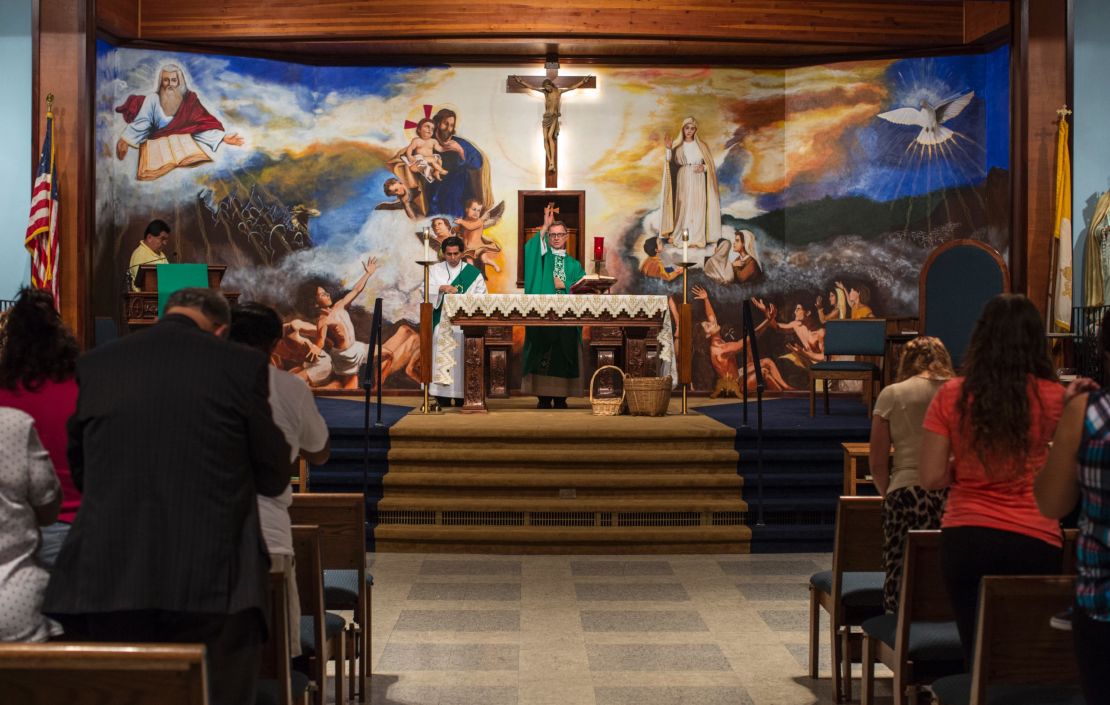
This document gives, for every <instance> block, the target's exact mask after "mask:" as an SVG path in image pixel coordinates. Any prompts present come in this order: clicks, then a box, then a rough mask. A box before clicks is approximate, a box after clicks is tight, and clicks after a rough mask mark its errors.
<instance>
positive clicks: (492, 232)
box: [91, 43, 1009, 395]
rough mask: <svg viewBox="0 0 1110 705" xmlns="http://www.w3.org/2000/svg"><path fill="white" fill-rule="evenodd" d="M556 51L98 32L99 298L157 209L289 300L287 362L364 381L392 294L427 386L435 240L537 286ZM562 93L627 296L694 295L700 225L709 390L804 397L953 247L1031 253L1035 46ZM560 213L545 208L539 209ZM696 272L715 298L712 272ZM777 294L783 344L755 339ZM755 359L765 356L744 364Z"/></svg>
mask: <svg viewBox="0 0 1110 705" xmlns="http://www.w3.org/2000/svg"><path fill="white" fill-rule="evenodd" d="M535 73H537V72H536V71H535V69H534V68H529V67H520V66H504V67H434V68H396V67H388V68H386V67H370V68H367V67H309V66H303V65H299V64H292V63H283V62H274V61H266V60H259V59H245V58H239V57H219V56H210V55H193V54H186V53H180V52H158V51H148V50H137V49H118V48H115V47H113V46H111V45H109V44H106V43H101V44H100V45H99V46H98V82H97V118H96V119H97V122H96V140H97V149H98V159H97V183H96V188H97V237H96V239H95V241H94V243H93V248H94V249H93V252H92V253H91V257H92V263H93V281H94V286H95V290H94V302H93V303H94V311H95V312H96V315H109V316H111V315H118V311H119V308H120V303H119V302H120V294H121V293H122V292H123V290H124V284H125V276H124V272H125V270H126V263H127V261H128V258H129V256H130V254H131V251H132V249H134V248H135V247H136V245H137V244H138V242H139V240H140V238H141V234H142V231H143V228H144V227H145V225H146V223H147V222H149V221H150V220H151V219H153V218H161V219H163V220H165V221H167V222H168V223H169V225H170V227H171V237H170V243H169V245H168V246H167V247H166V250H167V252H170V253H175V254H176V257H177V259H178V260H179V261H185V262H209V263H223V264H227V265H228V275H227V278H226V280H225V286H227V287H228V288H232V289H237V290H239V291H241V292H242V293H243V296H244V298H247V299H254V300H259V301H263V302H266V303H268V304H270V305H272V306H274V307H275V308H276V309H277V310H278V311H279V313H280V314H281V315H282V317H283V319H284V320H285V331H286V336H285V338H284V339H283V340H282V342H281V344H280V345H279V348H278V350H277V351H276V352H275V356H274V360H275V362H276V363H277V364H280V365H281V366H282V367H285V368H286V369H289V370H291V371H294V372H296V373H298V374H301V375H302V376H303V377H304V378H305V379H306V380H308V381H309V382H310V384H312V385H313V386H314V387H316V388H318V389H341V388H347V387H351V386H354V385H355V384H356V379H355V376H354V373H355V371H356V370H357V368H358V365H359V364H360V363H361V362H362V361H364V360H366V358H367V356H368V355H370V354H371V351H369V350H368V346H367V344H366V341H367V340H368V339H369V332H368V328H369V315H368V312H367V311H368V309H370V308H372V302H373V299H374V297H381V298H383V299H384V310H385V314H386V320H387V325H386V331H385V349H384V351H383V356H384V358H385V359H384V360H383V363H384V364H385V367H386V371H387V377H386V387H387V388H388V389H415V388H416V387H417V384H416V381H415V380H416V379H417V377H418V372H419V365H420V364H421V361H420V360H419V340H418V335H417V323H416V321H417V317H418V307H417V304H418V303H419V301H420V300H421V299H422V291H421V287H422V284H423V277H422V273H421V270H420V267H419V266H418V265H417V264H416V261H417V260H418V259H420V258H421V254H422V242H421V240H420V236H419V235H418V233H420V232H421V231H422V230H423V229H424V228H425V227H428V228H430V229H431V230H432V232H433V234H434V237H435V239H436V241H437V242H438V241H440V240H442V239H443V238H446V237H447V236H449V235H451V234H457V235H459V236H461V237H462V238H463V240H464V243H465V246H466V250H465V258H466V259H467V260H468V261H470V262H471V263H473V264H474V265H475V266H477V267H478V268H479V269H480V270H481V271H482V273H483V275H484V276H485V277H486V279H487V286H488V287H489V289H490V290H491V291H493V292H507V291H514V290H516V287H515V284H516V282H515V272H516V265H517V262H516V256H517V255H516V253H517V251H518V247H517V244H518V243H517V242H516V239H517V232H518V223H517V215H518V214H517V213H515V212H514V211H515V207H516V202H517V198H516V195H517V191H521V190H535V189H540V188H542V187H543V183H544V175H545V171H546V169H547V167H548V161H547V157H546V150H545V136H546V132H545V128H546V131H550V127H551V125H550V123H551V120H549V119H546V118H545V112H546V109H545V102H550V101H545V99H546V98H547V97H548V96H547V95H546V94H544V93H543V92H542V91H532V92H518V93H512V92H507V90H506V81H507V78H508V77H509V76H513V75H520V76H522V77H525V78H527V77H531V79H532V80H530V81H529V83H532V82H535V80H537V79H539V78H541V77H538V76H532V74H535ZM592 75H593V76H595V77H596V80H597V89H596V90H588V91H583V90H574V91H568V92H565V94H562V93H561V94H560V103H561V106H560V111H561V117H560V118H559V144H558V152H559V154H558V176H559V188H560V189H574V190H583V191H585V193H586V198H585V203H586V219H585V220H586V222H585V224H584V227H583V234H585V235H588V236H589V237H595V236H604V238H605V260H606V267H607V270H608V271H609V273H610V274H613V275H615V276H617V278H618V284H617V287H616V290H617V291H624V292H632V293H653V294H659V293H665V294H669V295H671V296H672V298H673V299H674V298H675V297H676V296H677V299H676V300H681V292H680V288H679V287H680V285H681V278H680V277H679V273H680V270H679V269H678V267H677V263H678V261H679V259H680V257H681V253H682V248H681V242H680V237H681V233H682V232H683V231H686V232H688V233H689V236H690V243H689V245H690V249H689V252H690V258H691V259H692V260H695V261H696V262H698V266H697V267H696V268H695V269H693V270H691V285H692V288H691V299H692V301H693V303H694V315H695V329H694V331H693V335H694V336H695V340H694V349H695V353H696V359H695V388H696V389H698V390H700V391H705V392H709V393H712V394H715V395H728V394H737V393H738V392H739V391H740V385H741V384H743V383H745V380H747V379H749V377H750V376H751V374H752V373H753V371H754V369H755V367H754V366H755V365H756V364H759V365H760V366H761V368H762V370H763V372H764V374H765V376H766V377H767V379H768V384H769V386H770V387H771V388H772V389H791V388H796V387H804V384H805V378H806V369H807V368H808V366H809V365H811V364H812V363H813V362H814V361H816V360H819V359H821V358H822V357H823V340H824V325H825V322H826V321H828V320H830V319H837V318H861V317H866V316H869V315H875V316H879V317H913V316H915V315H916V312H917V277H918V271H919V269H920V266H921V264H922V263H923V262H924V260H925V258H926V256H927V255H928V252H929V251H930V250H931V249H932V248H933V247H935V246H936V245H937V244H940V243H942V242H945V241H947V240H949V239H953V238H961V237H971V238H977V239H981V240H984V241H986V242H988V243H990V244H991V245H993V246H994V247H995V248H996V249H998V250H999V251H1000V252H1002V253H1003V255H1004V256H1005V255H1007V254H1008V253H1007V252H1006V248H1007V245H1008V242H1009V233H1008V230H1007V227H1008V216H1007V205H1006V204H1007V192H1008V186H1007V182H1008V175H1007V169H1008V141H1009V133H1008V129H1009V128H1008V124H1009V123H1008V113H1007V105H1008V100H1009V87H1008V54H1007V51H1006V49H1005V48H1003V49H999V50H997V51H995V52H992V53H988V54H976V55H968V56H951V57H934V58H925V59H905V60H885V61H868V62H857V63H845V64H831V65H824V66H814V67H808V68H798V69H789V70H777V69H776V70H739V69H689V68H681V69H676V68H610V69H605V68H601V69H598V70H597V71H596V72H594V73H593V74H592ZM526 225H527V226H529V227H531V226H536V225H539V223H527V224H526ZM695 287H696V288H695ZM744 300H751V301H753V303H754V304H755V306H756V309H757V310H756V318H757V322H758V323H759V326H760V360H759V361H758V362H757V361H755V360H753V359H751V357H750V356H749V355H748V354H747V352H746V351H745V350H744V346H743V343H742V342H741V339H740V338H741V336H740V328H739V318H740V316H739V304H740V302H742V301H744ZM741 360H743V361H745V362H744V364H745V366H746V367H745V369H744V370H741V369H740V365H741V363H740V361H741Z"/></svg>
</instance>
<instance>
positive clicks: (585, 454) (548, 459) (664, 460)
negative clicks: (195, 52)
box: [389, 443, 737, 471]
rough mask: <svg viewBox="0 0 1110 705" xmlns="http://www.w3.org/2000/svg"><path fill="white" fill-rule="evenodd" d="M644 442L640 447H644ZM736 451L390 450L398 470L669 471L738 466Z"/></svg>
mask: <svg viewBox="0 0 1110 705" xmlns="http://www.w3.org/2000/svg"><path fill="white" fill-rule="evenodd" d="M643 447H644V446H643V444H642V443H641V446H640V450H643ZM736 460H737V454H736V451H734V450H732V449H726V448H721V449H705V448H704V447H702V448H699V449H697V450H670V449H667V450H653V451H652V452H651V453H637V454H630V452H629V451H627V450H620V449H613V448H610V447H609V446H592V445H585V444H580V445H577V446H569V447H563V448H557V449H556V448H552V449H545V448H536V447H526V446H523V447H518V448H497V447H492V448H488V449H485V450H482V451H477V452H468V453H463V452H460V451H459V449H457V448H455V447H454V446H453V445H450V444H446V447H445V444H443V443H440V444H439V445H438V446H436V447H435V448H430V447H429V448H413V447H411V446H409V445H407V444H406V445H405V446H404V447H399V446H398V445H397V444H394V446H393V448H392V449H391V450H390V451H389V464H390V468H392V469H398V468H400V467H401V466H402V465H403V464H404V463H415V464H421V465H424V464H428V463H433V464H439V465H442V466H443V467H444V468H446V467H457V466H459V465H463V464H471V465H474V464H477V465H494V464H500V465H506V464H514V465H517V466H521V467H537V466H544V465H547V466H549V467H554V468H557V467H562V466H567V465H576V466H587V467H596V468H598V469H601V470H606V469H608V470H612V469H613V468H615V467H620V466H625V467H627V466H629V465H635V466H636V467H637V468H642V469H643V470H645V471H647V470H649V468H653V467H661V468H665V469H667V470H672V469H681V468H688V467H697V466H704V465H721V466H730V467H732V468H733V469H735V467H736Z"/></svg>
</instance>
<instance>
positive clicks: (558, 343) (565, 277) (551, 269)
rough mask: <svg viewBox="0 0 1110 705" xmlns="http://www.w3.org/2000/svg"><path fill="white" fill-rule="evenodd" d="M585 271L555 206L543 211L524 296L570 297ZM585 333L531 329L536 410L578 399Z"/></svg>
mask: <svg viewBox="0 0 1110 705" xmlns="http://www.w3.org/2000/svg"><path fill="white" fill-rule="evenodd" d="M584 276H586V270H584V269H582V265H581V264H580V263H579V262H578V260H576V259H574V258H573V257H571V256H570V255H569V254H568V253H567V226H566V225H565V224H563V223H562V222H561V221H558V220H555V204H554V203H549V204H547V206H545V207H544V209H543V227H542V228H541V229H540V231H539V233H537V234H536V236H535V237H533V238H532V239H531V240H529V241H528V242H527V243H525V245H524V293H525V294H566V293H569V292H570V289H571V287H572V286H574V285H575V284H577V283H578V280H579V279H581V278H582V277H584ZM581 343H582V329H581V328H569V327H548V326H544V327H539V326H530V327H528V328H527V329H526V330H525V332H524V390H525V391H526V392H529V393H531V394H535V395H536V396H537V397H539V403H538V404H537V405H536V408H537V409H551V408H555V409H565V408H567V397H570V396H580V395H581V393H582V392H581V388H580V387H581V385H580V384H579V375H580V370H581V365H580V364H579V357H580V355H579V352H580V347H581Z"/></svg>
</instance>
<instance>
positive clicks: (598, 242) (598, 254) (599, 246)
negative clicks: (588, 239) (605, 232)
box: [594, 237, 605, 259]
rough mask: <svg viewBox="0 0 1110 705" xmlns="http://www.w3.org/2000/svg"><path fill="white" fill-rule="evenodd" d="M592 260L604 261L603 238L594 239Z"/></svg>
mask: <svg viewBox="0 0 1110 705" xmlns="http://www.w3.org/2000/svg"><path fill="white" fill-rule="evenodd" d="M594 259H605V238H604V237H595V238H594Z"/></svg>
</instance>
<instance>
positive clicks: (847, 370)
mask: <svg viewBox="0 0 1110 705" xmlns="http://www.w3.org/2000/svg"><path fill="white" fill-rule="evenodd" d="M832 355H858V356H865V357H877V358H878V359H879V363H880V364H878V365H876V364H875V363H874V362H867V361H866V360H830V359H829V357H830V356H832ZM885 356H886V321H885V320H883V319H867V320H860V321H829V322H827V323H826V324H825V360H824V362H818V363H814V365H813V366H812V367H810V368H809V415H810V416H814V415H815V414H816V406H817V380H823V381H824V382H825V384H824V385H823V387H824V394H825V413H826V414H828V413H829V381H830V380H834V379H858V380H860V381H861V382H862V383H863V403H864V404H866V405H867V416H868V418H870V417H871V407H872V405H873V402H874V398H875V385H876V383H881V382H882V379H883V370H882V360H883V358H884V357H885Z"/></svg>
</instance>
